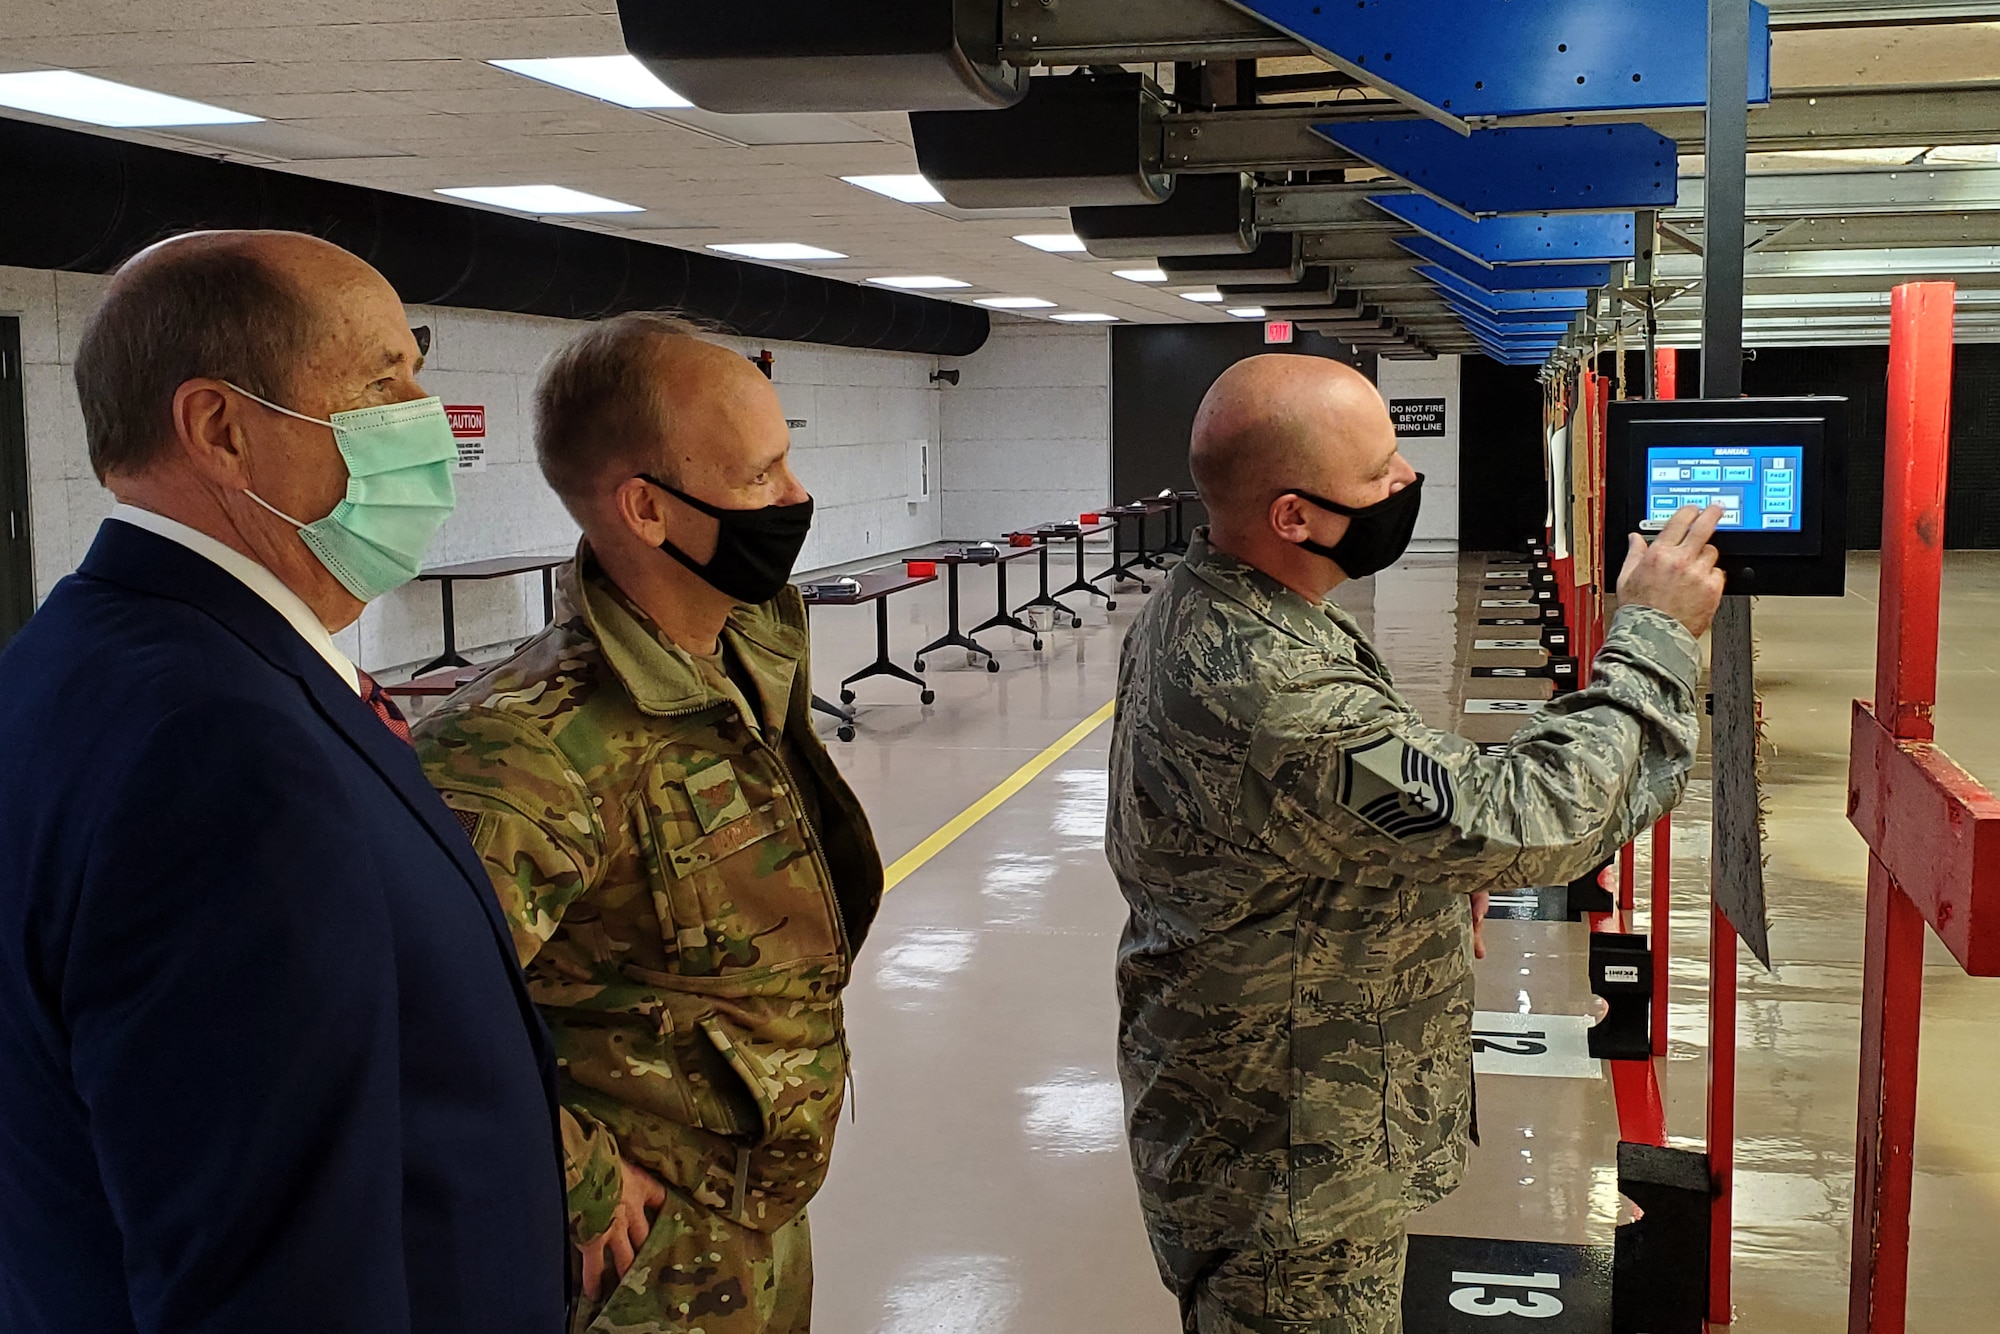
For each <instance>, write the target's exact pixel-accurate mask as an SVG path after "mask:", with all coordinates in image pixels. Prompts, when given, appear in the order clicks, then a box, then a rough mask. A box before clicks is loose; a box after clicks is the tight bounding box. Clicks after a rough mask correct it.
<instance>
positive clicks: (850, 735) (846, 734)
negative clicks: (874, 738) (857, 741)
mask: <svg viewBox="0 0 2000 1334" xmlns="http://www.w3.org/2000/svg"><path fill="white" fill-rule="evenodd" d="M833 734H834V735H835V736H837V737H839V738H840V739H841V740H842V741H852V740H854V729H853V727H851V726H847V725H845V724H843V725H842V726H840V727H836V728H834V729H833Z"/></svg>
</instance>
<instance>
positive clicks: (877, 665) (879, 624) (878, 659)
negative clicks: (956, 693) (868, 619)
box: [840, 598, 937, 704]
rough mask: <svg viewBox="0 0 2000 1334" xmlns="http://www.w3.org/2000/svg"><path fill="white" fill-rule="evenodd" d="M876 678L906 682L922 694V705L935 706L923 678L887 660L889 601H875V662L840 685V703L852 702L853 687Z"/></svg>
mask: <svg viewBox="0 0 2000 1334" xmlns="http://www.w3.org/2000/svg"><path fill="white" fill-rule="evenodd" d="M876 676H893V677H895V678H896V679H897V680H898V681H908V682H909V683H910V684H911V685H913V686H915V687H917V689H918V690H920V691H922V692H923V693H922V694H920V695H918V696H917V700H918V702H919V703H922V704H935V703H936V702H937V692H936V691H935V690H932V689H931V688H930V687H929V686H928V685H926V684H925V683H924V678H923V677H921V676H918V675H917V674H916V673H915V672H911V671H906V670H905V669H903V668H902V667H899V666H897V665H896V664H895V663H893V662H891V661H890V660H889V599H887V598H876V599H875V661H873V662H871V663H869V664H868V665H867V666H866V667H863V668H862V669H861V670H860V671H858V672H856V673H855V674H854V675H852V676H850V677H848V678H847V679H846V680H845V681H842V682H841V683H840V702H841V703H842V704H852V703H853V702H854V691H853V689H852V687H853V685H854V683H855V682H857V681H866V680H868V679H869V678H871V677H876Z"/></svg>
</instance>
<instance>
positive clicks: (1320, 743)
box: [1239, 607, 1700, 893]
mask: <svg viewBox="0 0 2000 1334" xmlns="http://www.w3.org/2000/svg"><path fill="white" fill-rule="evenodd" d="M1699 669H1700V663H1699V658H1698V656H1697V650H1696V645H1695V641H1694V639H1693V637H1692V636H1690V635H1689V634H1688V632H1687V630H1686V629H1685V628H1684V627H1682V626H1681V624H1680V623H1679V622H1678V621H1676V620H1674V619H1673V618H1672V617H1671V616H1668V615H1666V614H1665V613H1663V612H1660V611H1657V610H1655V609H1653V608H1650V607H1626V608H1621V609H1620V610H1619V612H1618V614H1617V615H1616V617H1615V618H1614V619H1613V621H1612V624H1611V629H1610V632H1609V633H1608V634H1607V636H1606V638H1605V643H1604V647H1603V649H1602V650H1601V651H1600V653H1599V654H1598V658H1597V666H1596V671H1595V673H1594V676H1593V679H1592V681H1591V683H1590V684H1589V686H1587V687H1586V688H1584V689H1582V690H1579V691H1576V692H1574V693H1572V694H1569V695H1565V696H1563V697H1562V698H1560V699H1557V700H1553V701H1551V702H1550V703H1549V704H1548V705H1547V706H1545V707H1544V708H1542V709H1541V710H1540V711H1539V712H1537V713H1536V714H1535V715H1534V717H1533V718H1531V719H1530V720H1529V721H1528V722H1527V724H1526V725H1525V726H1523V727H1522V728H1521V729H1520V730H1519V731H1518V732H1516V733H1515V734H1514V736H1513V737H1512V738H1511V740H1510V741H1509V742H1508V745H1507V750H1506V752H1505V753H1504V754H1498V755H1490V756H1482V755H1481V754H1479V751H1478V748H1477V747H1475V746H1474V745H1473V744H1472V743H1470V742H1468V741H1466V740H1464V739H1463V738H1461V737H1457V736H1453V735H1451V734H1450V733H1447V732H1440V731H1438V730H1436V729H1434V728H1431V727H1426V726H1425V725H1424V723H1423V721H1422V720H1421V719H1419V718H1418V717H1417V715H1416V714H1415V712H1414V711H1412V710H1411V709H1410V708H1409V707H1408V706H1407V705H1405V704H1403V703H1401V702H1400V701H1399V700H1397V699H1396V698H1394V697H1393V696H1391V695H1389V694H1387V693H1386V692H1384V691H1383V690H1382V689H1381V688H1380V687H1379V686H1378V685H1376V683H1375V682H1374V681H1372V680H1371V679H1369V678H1368V677H1366V676H1365V675H1363V674H1361V673H1360V672H1358V671H1340V670H1332V671H1325V672H1314V673H1310V674H1307V675H1305V676H1302V677H1300V678H1298V679H1296V680H1294V681H1292V682H1289V683H1287V684H1286V685H1285V686H1284V687H1281V688H1280V689H1279V690H1278V691H1277V692H1276V693H1275V694H1274V695H1273V696H1272V698H1271V700H1270V702H1269V704H1268V705H1267V706H1266V708H1265V710H1264V712H1263V715H1262V717H1260V718H1259V720H1258V724H1257V728H1256V731H1255V733H1254V735H1253V737H1252V740H1251V746H1250V753H1249V756H1248V759H1247V762H1246V764H1245V766H1244V771H1243V786H1242V808H1241V810H1240V811H1239V819H1240V820H1241V821H1242V822H1243V823H1244V824H1245V825H1246V826H1248V829H1249V831H1250V832H1251V833H1252V835H1253V836H1254V837H1256V838H1258V839H1260V840H1261V841H1262V842H1264V843H1265V845H1266V846H1268V847H1270V848H1271V849H1272V850H1273V851H1274V852H1276V853H1277V854H1278V855H1279V856H1281V857H1283V858H1285V859H1286V860H1287V861H1289V862H1291V863H1292V864H1294V865H1296V866H1298V867H1300V868H1302V869H1305V870H1308V871H1310V872H1313V873H1317V874H1321V875H1326V876H1330V877H1336V878H1342V879H1348V880H1351V881H1354V882H1356V883H1360V884H1370V885H1389V884H1392V883H1394V882H1395V881H1396V880H1398V879H1414V880H1417V881H1421V882H1449V883H1450V887H1451V888H1453V889H1456V890H1460V891H1463V892H1468V893H1469V892H1472V891H1475V890H1482V889H1495V888H1512V887H1515V886H1519V885H1546V884H1558V883H1562V882H1564V881H1568V880H1572V879H1575V878H1576V877H1577V876H1579V875H1583V874H1585V873H1587V872H1588V871H1589V870H1590V869H1591V868H1592V867H1594V866H1596V865H1598V864H1599V863H1600V862H1602V861H1603V860H1604V859H1605V858H1606V857H1608V856H1609V855H1610V854H1611V853H1612V852H1613V851H1615V850H1616V849H1617V848H1618V847H1620V846H1621V845H1623V844H1624V843H1625V842H1627V841H1629V840H1630V839H1631V838H1632V837H1633V836H1634V835H1635V834H1637V833H1638V832H1639V831H1640V830H1642V829H1644V828H1646V827H1647V826H1648V825H1650V824H1651V823H1653V822H1654V821H1655V820H1657V819H1658V818H1659V817H1660V816H1661V814H1663V813H1664V812H1666V811H1668V810H1671V809H1672V808H1673V807H1674V805H1675V804H1676V803H1678V802H1679V800H1680V798H1681V793H1682V792H1683V790H1684V789H1685V788H1686V785H1687V775H1688V770H1689V768H1690V767H1691V766H1692V765H1693V763H1694V754H1695V746H1696V742H1697V740H1698V738H1699V735H1700V726H1699V723H1698V721H1697V719H1696V717H1695V683H1696V680H1697V677H1698V672H1699Z"/></svg>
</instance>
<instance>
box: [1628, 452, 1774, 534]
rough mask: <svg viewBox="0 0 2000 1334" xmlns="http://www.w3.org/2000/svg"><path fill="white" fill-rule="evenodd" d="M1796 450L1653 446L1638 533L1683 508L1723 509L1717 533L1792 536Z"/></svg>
mask: <svg viewBox="0 0 2000 1334" xmlns="http://www.w3.org/2000/svg"><path fill="white" fill-rule="evenodd" d="M1804 462H1805V450H1804V449H1803V448H1802V447H1801V446H1799V445H1723V446H1715V447H1707V448H1704V447H1697V446H1692V445H1654V446H1652V447H1651V448H1649V449H1648V450H1647V451H1646V515H1645V518H1644V519H1642V520H1641V521H1640V527H1641V528H1644V529H1645V530H1646V531H1648V532H1658V531H1659V530H1660V529H1662V528H1664V527H1666V524H1667V520H1669V519H1671V518H1673V517H1674V512H1675V511H1676V510H1678V509H1680V508H1681V507H1682V506H1683V505H1693V506H1694V507H1695V508H1697V509H1705V508H1707V507H1708V506H1710V505H1720V506H1722V522H1721V524H1720V525H1718V528H1717V531H1720V532H1738V533H1757V532H1762V533H1796V532H1799V531H1800V528H1801V525H1802V520H1801V518H1800V511H1799V476H1800V474H1801V473H1802V472H1803V471H1804Z"/></svg>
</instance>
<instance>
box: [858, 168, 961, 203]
mask: <svg viewBox="0 0 2000 1334" xmlns="http://www.w3.org/2000/svg"><path fill="white" fill-rule="evenodd" d="M840 179H841V180H843V181H846V182H847V183H848V184H849V185H858V186H860V187H861V188H862V189H864V190H873V191H874V192H875V193H876V194H878V195H886V196H887V197H889V198H890V199H893V200H896V201H897V202H898V203H903V204H942V203H943V202H944V196H943V195H941V194H939V193H938V190H937V187H936V186H935V185H932V184H931V183H930V182H929V181H927V180H925V179H924V178H923V177H922V176H920V175H917V174H915V173H912V174H911V175H908V176H843V177H841V178H840Z"/></svg>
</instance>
